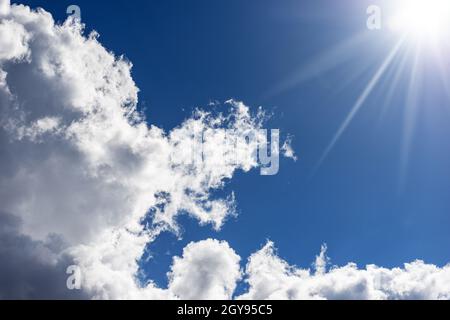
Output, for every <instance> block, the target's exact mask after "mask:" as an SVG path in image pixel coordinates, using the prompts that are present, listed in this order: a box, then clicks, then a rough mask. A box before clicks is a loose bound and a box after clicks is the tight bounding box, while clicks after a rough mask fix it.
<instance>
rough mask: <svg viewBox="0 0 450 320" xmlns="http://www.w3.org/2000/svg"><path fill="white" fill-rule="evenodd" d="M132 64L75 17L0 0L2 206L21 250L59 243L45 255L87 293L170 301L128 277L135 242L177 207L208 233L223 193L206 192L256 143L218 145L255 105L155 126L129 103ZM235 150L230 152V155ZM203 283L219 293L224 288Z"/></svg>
mask: <svg viewBox="0 0 450 320" xmlns="http://www.w3.org/2000/svg"><path fill="white" fill-rule="evenodd" d="M131 69H132V64H131V63H130V62H129V61H127V60H126V59H125V58H124V57H117V56H115V55H114V54H113V53H112V52H110V51H108V50H107V49H105V48H104V47H103V46H102V45H101V44H100V42H99V41H98V35H97V34H96V33H95V32H93V33H91V34H89V35H87V36H85V35H84V31H83V25H81V24H80V23H79V21H75V20H73V19H70V18H69V19H68V20H67V21H66V22H65V23H64V24H63V25H58V24H56V23H55V21H54V20H53V18H52V16H51V15H50V14H49V13H48V12H46V11H44V10H43V9H38V10H32V9H30V8H29V7H27V6H23V5H12V6H10V3H9V1H6V0H0V153H1V155H2V157H1V158H0V202H1V203H2V212H5V213H7V214H8V215H11V216H13V217H15V218H17V219H18V220H17V221H20V223H19V222H18V225H17V226H16V227H15V229H14V234H15V235H14V234H10V236H11V237H13V236H15V237H16V238H17V237H19V238H20V237H25V238H21V239H27V241H29V243H30V246H31V245H33V246H36V248H37V247H42V243H46V241H49V240H48V239H49V236H50V235H55V236H56V237H58V238H59V239H61V241H63V242H64V243H65V245H64V246H63V247H60V248H59V249H58V250H59V251H58V250H57V251H55V252H53V253H52V254H54V255H53V256H52V257H53V258H52V259H58V258H59V257H61V256H70V257H71V259H72V260H73V261H74V262H75V263H77V264H78V265H79V266H80V267H81V268H82V269H83V288H84V289H85V291H86V293H87V294H89V295H90V296H93V297H96V298H164V297H167V296H169V295H170V292H169V291H164V290H161V289H159V288H156V287H155V286H154V285H153V284H152V283H149V284H148V285H147V286H145V287H142V286H140V285H139V284H138V283H137V281H136V280H135V276H134V275H135V274H136V272H137V270H138V265H137V262H136V261H137V260H139V258H140V257H141V256H142V254H143V251H144V249H145V247H146V246H147V245H148V244H149V243H150V242H151V241H152V240H153V239H154V238H155V237H156V236H158V234H159V233H160V232H161V231H163V230H170V231H173V232H178V231H179V227H178V224H177V216H178V215H179V214H181V213H186V214H189V215H191V216H192V217H194V218H195V219H197V220H198V221H199V223H200V224H209V225H211V226H212V227H213V228H215V229H217V230H219V229H220V228H221V227H222V225H223V223H224V222H225V220H226V219H227V217H228V216H230V215H232V214H234V203H233V200H234V199H233V195H232V194H231V195H230V196H229V197H228V198H223V199H217V198H215V197H214V198H213V197H211V193H212V192H213V191H214V190H217V189H220V188H222V187H223V185H224V183H225V181H226V180H227V179H229V178H232V176H233V174H234V172H235V171H236V170H243V171H249V170H251V169H253V168H255V167H257V166H258V164H257V163H256V161H255V158H254V157H253V155H254V154H255V152H256V148H257V145H255V144H254V143H240V144H238V145H236V144H231V143H229V142H227V141H233V139H234V140H236V139H237V138H238V137H241V136H246V135H248V134H249V133H250V132H257V131H256V130H257V129H260V128H261V126H262V123H263V121H264V119H265V116H264V113H263V112H262V111H261V110H260V111H257V112H256V113H254V114H252V113H251V112H250V109H249V108H248V107H247V106H245V105H244V104H243V103H241V102H237V101H233V100H231V101H228V102H227V103H226V110H225V111H223V112H216V113H213V112H205V111H201V110H198V111H196V112H195V113H194V114H193V116H192V117H191V118H190V119H187V120H186V121H184V122H183V123H182V124H181V125H180V126H178V127H177V128H175V129H173V130H171V131H170V132H165V131H163V130H162V129H160V128H158V127H155V126H151V125H149V122H148V121H147V119H145V117H144V116H143V115H142V114H141V113H140V112H139V111H138V110H137V105H138V91H139V90H138V88H137V86H136V84H135V83H134V81H133V79H132V76H131ZM197 133H201V137H202V141H201V146H199V145H198V136H199V135H198V134H197ZM230 136H231V137H230ZM230 138H231V139H230ZM198 148H201V149H202V152H203V154H204V155H205V154H206V155H207V156H206V157H202V158H201V161H196V160H198V159H197V158H196V157H198V153H197V152H195V151H198ZM234 149H237V150H238V151H239V157H235V158H234V161H229V158H230V157H229V156H227V155H230V154H231V153H232V151H233V150H234ZM2 214H3V213H2ZM144 222H146V223H144ZM2 245H3V244H0V246H2ZM219 247H220V248H224V245H223V244H220V245H219ZM188 249H189V248H187V249H186V252H185V257H184V258H183V259H182V260H176V263H175V264H174V266H173V267H174V270H173V272H172V280H173V281H174V283H176V285H175V287H176V288H178V289H177V290H176V295H181V296H183V295H184V294H182V291H183V290H182V286H181V284H179V280H177V279H180V277H179V276H177V275H178V273H177V272H176V271H175V270H177V268H178V267H177V266H179V265H180V264H181V263H182V261H185V260H186V261H191V259H194V258H193V256H192V252H193V251H192V250H193V249H192V248H191V249H190V250H188ZM18 250H19V252H18V254H19V253H20V249H18ZM23 250H26V249H25V248H24V249H23ZM225 251H226V250H225ZM24 254H26V252H24ZM225 255H227V254H225ZM227 256H228V255H227ZM231 260H233V259H231ZM193 261H196V260H195V259H194V260H193ZM226 261H228V260H227V259H224V260H223V262H226ZM182 277H183V276H181V278H182ZM211 279H215V280H214V281H217V283H222V282H221V281H222V280H219V279H218V278H214V277H212V278H211ZM224 281H225V282H226V281H231V280H229V279H225V280H224ZM0 290H2V289H1V288H0ZM211 290H212V291H211V292H214V294H216V295H217V296H220V295H222V296H227V295H230V292H231V291H232V287H230V286H229V285H228V284H226V285H225V287H224V289H222V291H221V290H219V289H218V285H217V284H216V285H214V289H211ZM30 296H32V295H30Z"/></svg>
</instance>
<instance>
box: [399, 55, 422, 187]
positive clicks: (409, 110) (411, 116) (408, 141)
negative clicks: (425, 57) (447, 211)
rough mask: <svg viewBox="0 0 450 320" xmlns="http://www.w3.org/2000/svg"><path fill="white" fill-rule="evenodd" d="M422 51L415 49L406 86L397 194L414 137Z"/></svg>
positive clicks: (402, 181)
mask: <svg viewBox="0 0 450 320" xmlns="http://www.w3.org/2000/svg"><path fill="white" fill-rule="evenodd" d="M421 53H422V51H421V48H420V46H419V47H418V48H417V50H416V52H415V57H414V63H413V67H412V68H411V77H410V81H409V86H408V93H407V94H408V96H407V97H406V108H405V110H404V113H405V119H404V128H403V142H402V146H401V155H400V176H399V192H401V191H402V190H403V189H404V185H405V182H406V175H407V171H408V166H409V155H410V152H411V146H412V141H413V135H414V128H415V125H416V117H417V111H418V97H419V81H420V77H419V72H420V68H419V63H420V55H421Z"/></svg>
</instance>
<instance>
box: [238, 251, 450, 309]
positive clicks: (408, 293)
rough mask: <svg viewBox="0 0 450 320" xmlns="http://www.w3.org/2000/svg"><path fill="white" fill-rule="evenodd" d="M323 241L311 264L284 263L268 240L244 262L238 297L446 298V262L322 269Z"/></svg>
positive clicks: (449, 282)
mask: <svg viewBox="0 0 450 320" xmlns="http://www.w3.org/2000/svg"><path fill="white" fill-rule="evenodd" d="M327 263H328V258H327V257H326V246H324V247H322V251H321V254H320V255H319V256H318V257H317V258H316V262H315V265H314V269H315V270H310V269H301V268H298V267H294V266H291V265H289V264H288V263H287V262H286V261H284V260H282V259H281V258H279V257H278V256H277V254H276V250H275V248H274V244H273V243H272V242H268V243H267V244H266V245H265V246H264V247H263V248H262V249H261V250H259V251H258V252H256V253H254V254H253V255H252V256H251V257H250V258H249V261H248V264H247V267H246V271H245V273H246V281H247V282H248V284H249V290H248V292H247V293H245V294H243V295H241V296H240V297H238V298H239V299H291V300H302V299H320V300H323V299H333V300H336V299H339V300H342V299H352V300H354V299H357V300H366V299H370V300H381V299H391V300H393V299H433V300H434V299H445V300H447V299H449V298H450V265H447V266H445V267H443V268H439V267H437V266H435V265H431V264H426V263H424V262H423V261H419V260H418V261H414V262H412V263H407V264H405V265H404V267H403V268H393V269H387V268H382V267H378V266H376V265H368V266H366V268H364V269H359V268H358V267H357V265H356V264H354V263H349V264H347V265H345V266H343V267H337V266H333V267H331V268H329V269H327Z"/></svg>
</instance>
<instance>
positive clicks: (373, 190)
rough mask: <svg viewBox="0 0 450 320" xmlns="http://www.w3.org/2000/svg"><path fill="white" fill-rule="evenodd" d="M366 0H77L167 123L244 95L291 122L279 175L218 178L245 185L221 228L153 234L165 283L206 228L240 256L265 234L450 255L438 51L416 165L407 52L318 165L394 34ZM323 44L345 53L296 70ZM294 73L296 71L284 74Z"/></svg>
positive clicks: (429, 64)
mask: <svg viewBox="0 0 450 320" xmlns="http://www.w3.org/2000/svg"><path fill="white" fill-rule="evenodd" d="M23 3H25V4H29V5H31V6H32V7H37V6H42V7H45V9H46V10H48V11H50V12H51V13H52V14H53V15H54V17H55V18H56V19H60V20H61V21H63V20H64V19H65V18H66V14H65V10H66V8H67V6H68V5H69V4H72V3H71V2H69V1H65V0H64V1H63V0H60V1H23ZM370 3H376V1H356V0H342V1H326V0H296V1H294V0H283V1H279V0H246V1H242V0H227V1H206V0H193V1H183V0H178V1H176V0H164V1H122V0H116V1H83V0H78V1H77V2H76V4H77V5H78V6H80V8H81V13H82V20H83V22H84V23H86V25H87V29H88V30H90V29H95V30H97V31H98V32H99V33H100V41H101V42H102V44H103V45H104V46H105V47H107V48H108V49H110V50H112V51H114V52H115V53H116V54H124V55H125V56H126V57H127V58H128V59H129V60H130V61H132V63H133V65H134V68H133V78H134V80H135V81H136V83H137V86H138V87H139V88H140V90H141V92H140V95H139V97H140V107H141V108H145V110H146V115H147V117H148V120H149V122H150V123H152V124H156V125H158V126H160V127H163V128H165V129H167V130H169V129H171V128H173V127H174V126H176V125H178V124H179V123H180V122H181V121H182V120H183V119H185V118H187V117H188V116H189V115H190V114H191V112H192V110H193V109H194V108H195V107H198V106H205V107H207V105H208V103H209V102H210V101H215V100H218V101H225V100H228V99H230V98H234V99H237V100H241V101H244V102H245V103H246V104H247V105H249V106H252V107H253V108H255V109H256V107H258V106H263V107H264V108H265V109H266V110H268V111H271V112H273V114H274V115H273V117H272V119H271V120H269V122H268V123H267V125H266V126H267V127H268V128H280V129H281V131H282V133H283V134H292V135H293V136H294V140H293V147H294V149H295V151H296V153H297V155H298V157H299V159H298V161H297V162H293V161H291V160H289V159H283V160H282V162H281V166H280V172H279V174H278V175H276V176H273V177H263V176H260V175H259V174H258V171H254V172H251V173H250V174H238V175H236V176H235V177H234V178H233V180H232V181H231V182H230V183H229V184H228V185H227V187H226V188H225V189H224V190H223V191H221V192H223V193H224V194H228V193H230V192H231V191H234V192H235V195H236V200H237V208H238V212H239V216H238V217H237V218H231V219H230V220H229V221H228V222H227V223H226V224H225V226H224V228H223V230H222V231H220V232H215V231H213V230H211V228H210V227H208V226H206V227H199V226H198V224H197V223H196V222H194V221H193V220H191V219H190V218H188V217H185V216H183V217H182V218H181V220H182V223H181V225H182V226H183V228H184V233H183V240H182V241H177V240H176V238H175V237H174V236H173V235H170V234H165V235H163V236H162V237H161V238H159V239H157V240H156V242H155V243H153V244H152V245H151V248H150V250H151V252H152V255H153V257H154V259H153V260H151V261H150V262H149V263H148V264H146V265H145V264H144V265H143V268H144V269H145V270H146V272H147V273H148V275H149V277H150V278H152V279H154V280H155V281H156V283H158V284H161V285H164V284H166V279H165V273H166V272H167V271H168V269H169V266H170V264H171V259H172V256H173V255H180V254H181V252H182V249H183V248H184V247H185V245H186V244H187V243H189V242H191V241H198V240H202V239H206V238H208V237H213V238H216V239H223V240H227V241H228V242H229V243H230V246H231V247H232V248H234V249H235V250H236V252H237V253H238V254H239V255H240V256H241V257H242V258H243V261H244V262H245V258H246V257H248V256H249V255H250V254H251V253H253V252H254V251H256V250H257V249H259V248H260V247H261V246H262V245H264V243H265V242H266V240H267V239H271V240H273V241H274V242H275V244H276V246H277V247H278V249H279V254H280V256H281V257H283V258H284V259H285V260H287V261H289V263H291V264H295V265H300V266H309V265H310V264H311V262H312V261H313V259H314V256H315V255H316V254H317V253H318V251H319V249H320V246H321V244H323V243H327V244H328V248H329V256H330V257H331V259H332V263H333V264H338V265H342V264H345V263H347V262H350V261H352V262H355V263H357V264H358V265H366V264H371V263H373V264H377V265H381V266H385V267H395V266H400V265H402V264H403V263H404V262H407V261H412V260H415V259H423V260H425V261H426V262H428V263H434V264H437V265H444V264H445V263H447V262H448V258H449V257H448V250H449V247H448V244H449V243H450V232H449V231H450V215H449V212H450V211H449V210H450V201H449V200H448V195H449V190H450V166H449V165H448V164H449V163H450V148H449V147H448V146H449V143H448V140H447V137H449V136H450V125H449V124H450V108H449V107H450V101H449V96H448V95H447V93H446V91H445V88H444V86H443V85H442V82H441V81H440V78H439V76H437V74H439V69H438V67H437V65H436V64H434V63H433V59H432V58H431V57H430V56H427V54H428V53H424V57H425V58H424V59H422V60H421V61H420V67H421V68H422V69H421V70H422V71H423V72H421V74H420V77H419V79H418V80H417V81H418V83H419V84H418V88H419V89H420V90H418V91H417V92H416V96H415V98H414V101H415V102H416V104H417V115H416V121H415V126H414V130H413V135H411V137H412V140H411V141H412V142H411V145H410V148H409V149H408V150H409V152H408V153H407V155H408V157H407V159H408V162H407V166H405V162H404V161H402V148H403V147H404V142H405V135H404V130H405V129H404V128H405V119H407V115H408V114H410V113H412V111H411V110H410V109H408V107H407V105H408V103H407V102H408V101H407V99H406V98H405V97H406V96H407V93H408V91H407V89H408V85H409V83H410V81H411V72H410V71H411V69H412V67H413V58H412V57H410V56H407V58H406V60H405V69H404V70H405V72H403V73H402V74H401V76H400V79H399V82H398V85H397V86H396V87H395V88H394V90H393V94H392V98H391V99H390V100H389V101H388V102H389V103H387V104H386V100H387V97H388V93H389V90H390V88H391V87H392V81H391V80H392V74H393V71H391V70H390V71H388V73H387V74H386V75H385V78H383V79H382V80H381V81H380V83H379V85H378V86H377V87H376V89H375V90H374V91H373V93H372V94H371V95H370V97H369V98H368V100H367V101H366V103H365V104H364V105H363V106H362V108H361V110H360V112H359V113H358V114H357V116H356V117H355V118H354V120H353V121H352V122H351V124H350V126H349V127H348V129H347V130H346V132H345V133H344V134H343V136H342V137H341V139H340V140H339V141H338V143H337V144H336V146H335V148H333V150H332V151H331V153H330V154H329V156H328V157H327V158H326V159H325V161H324V162H323V163H322V165H321V166H320V167H319V168H318V170H315V167H316V165H317V163H318V161H319V159H320V158H321V155H322V153H323V152H324V150H325V148H326V147H327V145H328V143H329V142H330V140H331V139H332V137H333V136H334V134H335V133H336V130H337V129H338V128H339V126H340V125H341V123H342V121H343V120H344V119H345V117H346V116H347V114H348V112H349V111H350V110H351V108H352V106H353V104H354V103H355V101H356V100H357V98H358V96H359V95H360V94H361V92H362V91H363V90H364V87H365V86H366V84H367V83H368V82H369V81H370V79H371V77H372V76H373V74H374V73H375V71H376V70H377V68H378V67H379V66H380V64H381V63H382V62H383V60H384V59H385V57H386V55H387V54H388V53H389V51H390V50H391V49H392V47H393V46H394V43H395V41H396V39H395V37H393V36H392V35H389V34H386V33H385V32H384V31H377V32H370V31H368V30H367V29H366V18H367V16H366V13H365V11H366V8H367V6H368V4H370ZM379 3H380V4H381V2H379ZM357 34H362V39H361V40H360V41H359V42H358V45H356V46H353V47H349V48H346V49H345V50H344V51H343V52H341V53H340V55H334V51H333V50H335V48H336V46H338V45H339V44H340V43H343V42H346V41H349V39H351V38H352V37H354V36H355V35H357ZM333 48H334V49H333ZM323 55H325V56H330V57H331V58H330V59H331V61H332V62H333V59H335V60H336V61H338V60H339V61H341V62H342V63H339V64H337V65H336V66H335V67H333V68H331V69H330V70H328V71H327V72H324V73H321V74H315V75H313V76H311V77H309V78H307V79H305V80H304V81H289V79H294V80H295V79H300V78H301V75H302V74H305V73H306V71H307V70H309V69H308V68H310V67H311V66H318V65H319V62H317V61H318V60H317V59H318V58H320V57H321V56H323ZM394 63H400V59H398V58H396V59H395V62H394ZM390 79H391V80H390ZM287 82H288V83H289V82H290V83H291V85H289V86H282V85H281V86H280V84H283V83H287ZM383 110H384V111H383ZM402 172H404V174H403V175H402ZM168 253H169V254H168Z"/></svg>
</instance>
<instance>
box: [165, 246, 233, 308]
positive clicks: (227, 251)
mask: <svg viewBox="0 0 450 320" xmlns="http://www.w3.org/2000/svg"><path fill="white" fill-rule="evenodd" d="M239 260H240V257H239V256H238V255H237V254H236V253H235V252H234V250H233V249H231V248H230V247H229V245H228V243H226V242H219V241H217V240H212V239H208V240H205V241H200V242H197V243H191V244H189V245H187V246H186V248H184V250H183V256H182V257H181V258H178V257H175V258H174V262H173V265H172V268H171V271H170V273H169V279H170V282H169V290H170V291H171V292H172V293H173V294H174V295H175V296H176V297H178V298H180V299H188V300H189V299H216V300H227V299H230V298H231V297H232V295H233V292H234V290H235V287H236V284H237V281H238V280H239V279H240V277H241V272H240V266H239Z"/></svg>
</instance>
